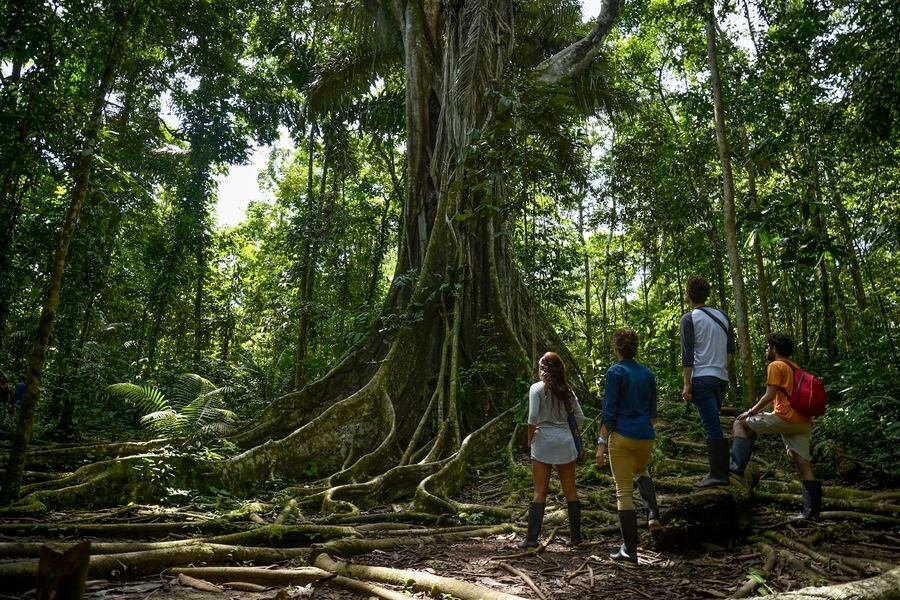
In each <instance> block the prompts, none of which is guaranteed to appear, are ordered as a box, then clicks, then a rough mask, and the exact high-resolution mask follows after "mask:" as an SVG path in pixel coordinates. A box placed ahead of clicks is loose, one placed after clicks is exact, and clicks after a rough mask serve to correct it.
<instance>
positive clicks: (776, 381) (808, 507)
mask: <svg viewBox="0 0 900 600" xmlns="http://www.w3.org/2000/svg"><path fill="white" fill-rule="evenodd" d="M766 343H767V345H768V347H767V349H766V358H767V359H768V361H769V367H768V370H767V371H766V393H765V394H763V396H762V398H760V399H759V401H758V402H757V403H756V404H754V405H753V408H751V409H750V410H748V411H746V412H745V413H743V414H741V415H738V417H737V419H735V421H734V427H733V433H734V442H733V443H732V446H731V465H730V466H729V470H730V471H731V472H732V473H735V474H736V475H740V476H743V475H744V469H746V468H747V463H748V462H750V454H751V453H752V451H753V441H754V440H755V439H756V434H758V433H780V434H781V438H782V439H783V440H784V445H785V448H786V449H787V451H788V454H790V456H791V458H792V459H793V460H794V465H795V466H796V467H797V474H798V475H799V476H800V484H801V486H802V491H803V512H802V513H800V514H799V515H797V517H795V518H796V519H807V520H811V521H818V520H819V511H820V509H821V506H822V482H821V481H818V480H816V477H815V475H814V474H813V470H812V464H810V453H809V442H810V438H811V434H812V419H811V418H809V417H806V416H804V415H801V414H800V413H798V412H797V411H795V410H794V409H793V408H792V407H791V403H790V395H791V394H792V393H793V391H794V369H795V368H797V365H795V364H794V363H793V362H791V360H790V357H791V355H792V354H793V353H794V342H793V340H791V338H790V337H788V336H787V335H785V334H783V333H772V334H769V335H768V336H766ZM772 402H774V404H775V410H774V412H770V413H764V412H762V410H763V409H764V408H765V407H766V406H768V405H769V404H770V403H772Z"/></svg>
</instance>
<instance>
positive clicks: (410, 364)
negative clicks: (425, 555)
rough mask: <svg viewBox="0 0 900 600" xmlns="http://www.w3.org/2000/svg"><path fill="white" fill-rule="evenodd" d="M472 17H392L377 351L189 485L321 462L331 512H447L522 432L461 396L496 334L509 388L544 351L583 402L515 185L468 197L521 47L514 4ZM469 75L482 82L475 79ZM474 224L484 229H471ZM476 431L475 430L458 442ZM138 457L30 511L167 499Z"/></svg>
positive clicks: (289, 403)
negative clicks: (518, 236) (385, 261)
mask: <svg viewBox="0 0 900 600" xmlns="http://www.w3.org/2000/svg"><path fill="white" fill-rule="evenodd" d="M466 7H467V8H466V9H465V10H464V9H463V7H461V6H459V5H455V4H446V3H437V2H421V1H420V2H412V1H411V2H408V3H407V5H406V7H405V8H401V7H400V6H399V4H393V5H392V7H391V10H392V11H393V13H392V14H393V18H394V20H395V21H396V22H397V25H398V26H399V29H400V31H401V32H402V36H403V46H404V51H405V54H406V73H405V78H406V117H407V118H406V124H407V127H406V136H407V138H406V160H407V173H408V181H407V197H406V199H405V205H404V211H403V236H402V238H401V241H400V247H399V252H398V264H397V267H396V269H397V270H396V274H397V276H396V277H395V278H394V283H393V285H392V287H391V289H390V290H389V292H388V295H387V298H386V299H385V302H384V305H383V309H382V318H380V319H378V320H377V321H376V323H375V325H374V326H373V328H372V331H371V333H370V336H369V339H367V340H366V341H365V342H364V343H363V344H361V345H360V347H358V348H356V349H355V350H354V351H353V352H352V353H351V354H350V355H349V356H348V357H347V358H345V359H344V360H342V361H341V363H340V364H338V365H337V366H336V367H335V368H334V369H332V371H330V372H329V373H328V374H327V375H325V376H324V377H322V378H320V379H317V380H316V381H313V382H311V383H310V384H308V385H307V386H305V387H304V388H303V389H302V390H300V391H298V392H295V393H292V394H288V395H286V396H283V397H281V398H279V399H276V400H275V401H273V402H272V403H271V404H270V405H269V407H268V408H267V409H266V411H265V412H264V414H263V415H261V417H260V418H259V419H258V422H257V423H255V424H254V426H253V427H251V428H250V429H249V430H247V431H242V432H241V433H240V434H238V435H236V436H234V438H233V440H234V441H235V443H238V444H239V445H241V446H243V447H248V446H249V449H248V450H247V451H246V452H243V453H241V454H239V455H237V456H234V457H232V458H227V459H223V460H221V461H215V462H214V463H213V464H208V468H203V469H200V468H196V464H194V459H193V458H192V457H190V456H186V457H183V458H180V457H179V458H176V459H173V460H175V461H176V462H175V463H173V471H174V472H176V473H178V474H179V475H182V476H184V477H185V478H186V481H184V482H183V484H184V485H185V486H192V487H193V486H198V485H201V484H206V483H207V482H210V481H217V482H219V483H218V484H217V485H220V486H221V485H225V486H228V488H229V489H232V490H234V491H235V492H236V493H242V492H244V491H246V490H248V489H253V488H255V487H258V486H259V484H260V483H261V482H263V481H266V480H269V479H271V478H272V477H275V476H280V477H284V478H287V479H302V478H304V477H305V475H304V470H305V469H306V468H307V465H308V461H310V460H316V461H317V462H318V465H319V471H320V473H331V476H330V477H329V479H328V482H327V483H328V485H327V486H325V487H324V489H319V490H311V491H310V492H309V493H311V494H313V495H314V496H315V497H314V498H312V501H315V502H319V503H320V506H322V507H323V508H330V509H334V508H341V509H342V508H346V507H345V506H343V505H345V504H346V503H347V502H348V501H349V500H353V499H356V498H373V499H374V498H376V497H377V498H379V499H380V498H385V497H387V498H396V497H399V496H403V495H408V494H410V493H411V492H413V491H415V492H416V498H417V499H418V501H419V502H422V503H437V504H441V500H440V499H439V498H437V496H436V494H447V493H450V492H452V491H453V490H457V491H458V489H459V488H460V487H461V483H462V482H464V481H465V478H466V474H467V473H468V472H469V471H471V469H472V467H473V465H474V464H477V463H475V462H473V461H475V460H476V459H479V460H481V459H482V456H483V455H484V452H485V451H486V450H487V449H488V448H496V447H497V445H498V444H499V443H502V442H501V441H500V440H501V439H504V438H505V439H508V437H509V434H510V430H511V429H512V427H511V417H512V409H507V407H506V406H495V407H494V409H495V410H496V411H498V412H499V411H502V412H501V414H500V415H499V416H497V417H495V418H494V419H490V420H489V421H488V419H489V418H490V415H487V416H486V415H484V414H483V412H482V411H480V410H472V406H471V402H472V401H473V400H474V399H476V398H482V397H483V396H481V395H480V393H481V392H482V391H483V390H481V389H479V388H478V387H477V386H474V384H469V387H467V388H466V389H463V388H462V385H463V381H464V380H463V379H462V378H461V373H462V371H463V369H464V368H466V367H467V366H469V365H470V364H472V362H473V361H474V360H475V359H476V357H478V356H479V351H480V349H481V348H480V344H482V343H484V342H482V341H481V340H484V339H485V336H486V335H487V334H490V338H489V339H490V340H491V342H492V346H493V344H496V346H493V347H494V348H495V349H498V350H500V351H501V352H502V355H503V356H502V359H501V360H500V361H499V362H500V364H502V369H503V372H500V373H498V374H497V378H498V379H499V380H500V382H501V383H502V384H503V386H505V387H506V388H507V389H511V387H512V386H513V385H514V382H515V380H516V378H517V377H522V376H523V375H524V374H526V373H528V372H529V371H530V370H531V368H530V364H529V363H530V361H529V358H528V352H527V350H526V349H525V348H526V346H527V344H528V343H529V340H531V339H535V340H536V344H537V347H538V349H539V350H540V351H545V350H550V349H553V350H555V351H557V352H559V353H561V354H562V356H563V359H564V360H565V361H566V363H567V366H568V367H569V368H570V370H569V373H570V382H571V383H572V385H573V387H575V388H576V391H578V392H579V393H586V388H587V386H586V384H585V381H584V378H583V377H582V375H581V371H580V369H579V367H578V363H577V361H575V360H574V358H573V357H572V355H571V353H570V352H569V351H568V349H567V348H566V346H565V344H564V343H563V342H562V341H561V340H560V338H559V336H558V335H557V334H556V332H555V331H554V329H553V327H552V325H551V324H550V323H549V322H548V321H547V320H546V318H545V317H544V315H543V314H541V313H540V311H539V310H538V309H537V307H536V306H535V302H534V300H533V298H532V296H531V295H530V293H529V291H528V289H527V288H526V286H525V285H524V283H523V282H522V279H521V277H520V275H519V272H518V270H517V268H516V266H515V263H514V259H513V252H512V250H511V248H509V247H508V242H507V237H506V236H504V235H498V233H497V232H498V231H499V230H500V229H499V227H498V226H499V225H503V223H502V222H501V221H500V219H501V218H502V217H503V216H504V215H505V214H506V213H504V211H503V210H500V211H495V210H484V205H485V204H488V203H489V205H490V206H498V205H499V206H501V207H503V205H504V203H505V202H506V200H507V198H506V191H505V190H506V188H505V185H504V184H503V181H501V180H497V179H492V180H488V181H487V182H486V183H487V184H488V185H484V186H468V185H462V184H463V183H465V181H466V178H467V177H474V176H476V175H477V174H478V173H479V168H480V165H477V166H473V164H470V163H469V161H471V160H475V159H472V158H469V156H468V153H467V152H466V149H467V148H468V147H469V145H470V141H471V140H470V132H471V131H473V130H475V129H477V130H480V131H488V130H489V127H490V125H491V115H492V108H493V102H495V101H496V100H495V99H496V95H495V94H493V93H491V89H492V86H493V82H495V81H500V80H502V79H503V76H504V75H505V72H506V69H507V68H508V67H507V65H508V62H509V60H508V59H509V52H510V50H511V48H512V45H513V36H512V31H513V27H512V25H513V23H512V15H513V8H514V2H513V0H495V1H493V2H486V1H484V2H481V3H479V2H473V3H471V4H467V5H466ZM619 8H620V4H619V3H618V2H617V1H616V0H605V1H604V12H603V14H602V19H598V24H600V25H602V26H595V27H594V28H593V29H592V31H591V34H590V35H588V36H587V37H586V38H585V40H588V41H589V42H590V44H592V45H600V44H602V42H603V39H604V38H605V35H606V33H607V32H608V26H609V25H611V23H612V20H613V19H614V18H615V16H616V15H617V14H618V10H619ZM610 11H612V14H611V12H610ZM604 24H605V25H604ZM604 28H605V29H604ZM585 40H581V41H579V42H576V45H578V46H579V52H578V53H571V52H570V53H566V51H563V54H564V56H562V57H560V60H559V61H555V62H552V64H553V68H552V72H550V73H549V74H548V73H547V72H545V71H541V69H540V68H539V69H538V71H537V72H536V76H538V75H541V74H543V75H545V76H547V77H551V76H552V77H557V76H558V75H559V74H560V73H566V74H568V75H572V74H576V73H577V72H579V70H580V69H582V68H584V67H585V66H586V64H587V63H586V61H583V60H573V59H575V58H577V56H581V57H582V59H583V58H584V57H585V55H586V54H591V52H590V50H589V49H587V48H585ZM473 53H474V55H473ZM595 53H596V52H594V54H595ZM464 64H468V65H473V64H474V65H478V67H479V68H481V69H484V71H483V72H481V73H480V75H479V74H477V73H476V74H473V73H472V72H471V71H469V70H468V69H464V68H462V65H464ZM566 65H569V66H568V67H566ZM473 75H475V76H474V77H473ZM470 77H473V78H472V79H469V78H470ZM478 176H479V177H480V175H478ZM498 177H499V176H498ZM479 181H480V179H479ZM468 214H471V215H475V216H474V217H472V218H460V217H461V216H462V215H468ZM401 275H404V276H405V277H401ZM411 280H412V281H413V283H410V281H411ZM532 321H533V323H534V327H532V326H531V324H532ZM469 388H471V389H469ZM503 402H504V403H506V404H507V405H511V404H512V403H515V402H516V400H515V399H512V398H509V397H506V398H503ZM504 409H506V410H504ZM436 412H437V413H442V416H443V418H442V419H440V422H439V425H438V427H437V430H435V428H434V427H433V426H431V424H432V423H433V422H434V421H432V420H431V416H432V414H433V413H436ZM423 419H424V420H425V421H424V422H425V425H424V426H423V427H422V429H424V433H423V435H425V436H427V437H424V438H423V439H425V440H426V441H425V443H423V444H421V445H418V447H416V448H414V449H413V450H412V452H411V453H409V456H421V455H422V452H421V451H422V450H425V451H427V456H426V458H425V459H424V460H423V461H421V462H420V463H415V464H404V465H401V464H400V463H401V457H402V455H403V454H405V453H404V451H403V449H404V448H406V447H407V445H408V444H409V443H410V442H411V441H415V435H414V434H415V433H416V432H417V430H419V427H418V425H419V423H420V422H422V420H423ZM486 421H487V424H484V423H485V422H486ZM482 425H483V426H482ZM464 428H465V429H466V431H472V433H471V434H470V435H468V436H467V437H465V440H464V441H459V442H458V441H457V440H462V438H463V435H462V434H463V433H465V432H464V431H462V430H463V429H464ZM262 442H265V443H262ZM139 460H142V459H140V458H135V459H134V460H129V459H124V460H119V461H111V462H110V463H109V464H106V465H103V464H96V465H89V466H88V467H84V468H83V469H81V470H80V472H76V473H75V474H73V475H72V476H70V477H68V478H63V479H62V480H60V481H58V482H54V485H59V486H63V487H61V488H55V489H53V490H51V489H47V488H42V489H41V490H40V491H36V492H35V494H33V495H32V496H33V497H30V499H29V500H28V501H33V502H43V503H46V505H47V506H50V505H59V504H63V503H66V502H68V503H72V502H81V503H83V504H94V505H96V504H98V503H108V502H110V501H111V500H112V499H113V498H115V499H116V500H117V499H118V498H121V497H123V496H124V495H125V494H127V495H129V496H130V497H132V498H135V497H141V496H142V495H143V496H146V495H149V494H151V493H158V490H149V489H148V488H149V487H150V486H152V482H151V481H148V479H149V478H147V477H143V476H142V474H141V469H140V468H134V467H135V466H136V465H137V461H139ZM179 461H183V462H179ZM411 463H412V461H411ZM342 465H343V466H342ZM97 473H103V476H101V477H97V476H96V475H97ZM356 482H359V483H356ZM181 483H182V482H179V485H180V484H181ZM71 484H77V485H74V486H73V485H71ZM65 486H68V487H65ZM308 500H309V499H308ZM445 502H447V505H450V504H449V501H445Z"/></svg>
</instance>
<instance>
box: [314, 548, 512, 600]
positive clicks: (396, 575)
mask: <svg viewBox="0 0 900 600" xmlns="http://www.w3.org/2000/svg"><path fill="white" fill-rule="evenodd" d="M315 564H316V566H317V567H319V568H320V569H324V570H326V571H330V572H332V573H338V574H341V575H346V576H349V577H353V578H356V579H367V580H370V581H379V582H382V583H389V584H393V585H404V586H405V585H412V588H413V589H414V590H416V591H423V592H425V593H428V594H431V595H433V596H440V595H441V594H449V595H452V596H454V597H456V598H460V599H461V600H523V599H521V598H520V597H519V596H513V595H512V594H507V593H505V592H500V591H497V590H492V589H490V588H486V587H484V586H480V585H475V584H472V583H468V582H465V581H459V580H457V579H450V578H448V577H440V576H438V575H432V574H431V573H423V572H421V571H412V570H405V569H390V568H388V567H370V566H367V565H354V564H350V563H345V562H339V561H336V560H334V559H333V558H331V557H330V556H328V555H327V554H320V555H318V556H317V557H316V561H315Z"/></svg>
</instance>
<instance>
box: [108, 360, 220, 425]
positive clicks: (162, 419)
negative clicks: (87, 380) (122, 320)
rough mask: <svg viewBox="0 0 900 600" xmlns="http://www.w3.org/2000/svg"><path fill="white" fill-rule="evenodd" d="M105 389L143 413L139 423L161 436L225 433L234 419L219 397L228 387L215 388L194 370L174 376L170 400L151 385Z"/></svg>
mask: <svg viewBox="0 0 900 600" xmlns="http://www.w3.org/2000/svg"><path fill="white" fill-rule="evenodd" d="M106 389H107V392H108V393H109V395H110V396H112V397H114V398H119V399H121V400H122V401H124V402H125V404H127V405H129V406H133V407H135V408H137V409H138V410H140V411H141V412H142V413H144V416H143V417H141V423H142V424H143V425H144V426H146V427H147V428H149V429H151V430H153V431H154V432H155V433H157V434H160V435H164V436H170V437H176V436H185V435H186V436H221V435H227V434H228V433H229V432H230V431H231V429H232V427H233V425H234V423H235V421H236V420H237V418H236V416H235V414H234V413H233V412H232V411H230V410H228V409H227V408H225V403H224V400H223V399H224V397H225V395H226V394H228V393H229V392H230V391H231V388H229V387H228V386H223V387H218V386H216V385H215V384H214V383H212V382H211V381H210V380H208V379H206V378H204V377H201V376H200V375H196V374H194V373H184V374H182V375H179V376H178V379H177V380H176V382H175V387H174V389H173V391H172V394H171V400H170V399H169V398H167V397H166V395H165V394H164V393H163V392H162V391H161V390H160V389H159V388H156V387H153V386H151V385H138V384H135V383H114V384H112V385H110V386H109V387H107V388H106Z"/></svg>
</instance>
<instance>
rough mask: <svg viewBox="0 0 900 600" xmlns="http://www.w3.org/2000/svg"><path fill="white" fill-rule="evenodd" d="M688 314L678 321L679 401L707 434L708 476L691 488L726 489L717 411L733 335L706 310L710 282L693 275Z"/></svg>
mask: <svg viewBox="0 0 900 600" xmlns="http://www.w3.org/2000/svg"><path fill="white" fill-rule="evenodd" d="M686 287H687V290H686V296H687V298H686V299H687V301H688V304H690V306H691V310H690V311H688V312H687V313H685V315H684V316H682V317H681V366H682V371H683V374H684V388H683V389H682V391H681V398H682V399H683V400H684V401H685V402H692V403H693V404H694V406H696V407H697V412H698V413H700V421H701V423H703V429H704V431H705V432H706V451H707V457H708V460H709V475H707V476H706V477H705V478H703V479H702V480H700V481H698V482H696V483H695V484H694V485H695V486H697V487H700V488H706V487H711V486H717V485H728V484H729V479H728V441H727V440H726V439H725V435H724V434H723V433H722V424H721V423H720V422H719V411H720V410H721V408H722V400H723V398H724V397H725V391H726V390H727V389H728V369H729V367H730V366H731V364H732V362H733V361H734V333H733V332H732V330H731V323H730V322H729V320H728V316H727V315H726V314H725V313H724V312H722V311H721V310H718V309H715V308H711V307H709V306H706V304H705V303H706V299H707V298H709V282H708V281H706V280H705V279H704V278H702V277H698V276H696V275H693V276H691V277H690V278H688V280H687V286H686Z"/></svg>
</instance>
